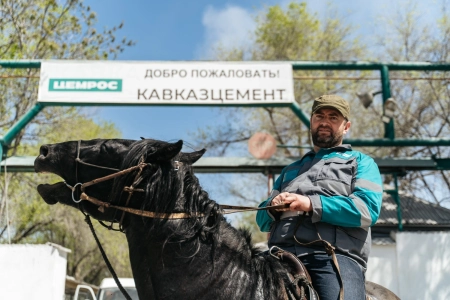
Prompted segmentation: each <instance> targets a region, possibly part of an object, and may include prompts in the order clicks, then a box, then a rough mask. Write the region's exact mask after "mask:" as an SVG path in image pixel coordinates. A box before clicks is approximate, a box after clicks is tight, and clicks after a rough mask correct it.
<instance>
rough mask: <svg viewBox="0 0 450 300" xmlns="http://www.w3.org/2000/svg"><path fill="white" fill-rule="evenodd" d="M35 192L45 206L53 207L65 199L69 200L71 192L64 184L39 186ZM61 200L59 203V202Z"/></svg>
mask: <svg viewBox="0 0 450 300" xmlns="http://www.w3.org/2000/svg"><path fill="white" fill-rule="evenodd" d="M37 191H38V193H39V195H41V197H42V199H44V201H45V202H46V203H47V204H50V205H53V204H56V203H58V202H62V203H64V202H65V201H64V200H66V199H71V197H72V192H71V190H70V189H68V188H67V186H66V184H65V183H64V182H57V183H54V184H39V185H38V186H37ZM60 200H61V201H60Z"/></svg>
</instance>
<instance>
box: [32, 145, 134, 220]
mask: <svg viewBox="0 0 450 300" xmlns="http://www.w3.org/2000/svg"><path fill="white" fill-rule="evenodd" d="M134 142H135V141H134V140H119V139H114V140H106V139H95V140H90V141H80V142H78V141H69V142H63V143H57V144H47V145H42V146H41V148H40V154H39V156H38V157H37V158H36V160H35V161H34V168H35V171H36V172H44V173H53V174H56V175H58V176H60V177H61V178H62V179H63V180H64V181H61V182H58V183H55V184H40V185H38V187H37V190H38V192H39V194H40V195H41V197H42V198H43V199H44V201H45V202H46V203H48V204H51V205H52V204H56V203H58V202H60V203H62V204H66V205H69V206H73V207H78V205H77V204H76V203H75V202H74V201H73V200H72V191H71V190H70V189H69V188H68V186H67V185H70V186H75V185H76V184H77V183H85V182H89V181H91V180H93V179H96V178H99V177H103V176H106V175H108V174H111V173H113V172H114V171H112V170H108V169H103V168H97V167H93V166H89V165H86V164H83V163H80V162H77V157H78V158H79V159H80V160H81V161H82V162H85V163H89V164H94V165H97V166H102V167H107V168H114V169H119V168H120V166H121V164H122V160H123V158H124V157H125V155H126V153H127V151H128V149H129V147H130V145H131V144H133V143H134ZM66 183H67V185H66ZM111 186H112V182H105V183H102V184H98V185H96V186H95V187H94V186H93V187H92V188H89V193H90V194H91V195H92V196H94V197H107V196H108V195H109V191H110V190H111ZM74 197H79V193H78V194H77V193H74ZM81 205H82V207H83V209H85V211H86V212H88V213H90V214H92V215H93V216H94V217H96V215H97V214H98V213H97V212H95V210H96V209H97V208H96V207H94V206H93V205H91V204H89V203H86V204H84V203H83V204H81Z"/></svg>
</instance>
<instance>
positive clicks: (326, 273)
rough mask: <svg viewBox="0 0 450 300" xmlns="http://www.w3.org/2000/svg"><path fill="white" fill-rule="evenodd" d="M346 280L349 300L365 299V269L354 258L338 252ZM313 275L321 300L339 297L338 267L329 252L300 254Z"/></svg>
mask: <svg viewBox="0 0 450 300" xmlns="http://www.w3.org/2000/svg"><path fill="white" fill-rule="evenodd" d="M336 258H337V260H338V263H339V269H340V271H341V278H342V281H343V282H344V296H345V299H346V300H347V299H348V300H364V299H365V297H366V288H365V269H364V268H363V267H362V266H361V265H360V264H358V263H357V262H356V261H354V260H353V259H351V258H349V257H347V256H343V255H339V254H336ZM299 259H300V260H301V261H302V262H303V264H304V265H305V267H306V269H307V270H308V272H309V275H310V276H311V279H312V283H313V286H314V289H315V290H316V291H317V293H318V294H319V298H320V300H337V299H339V291H340V288H341V286H340V283H339V275H338V273H337V269H336V267H335V265H334V263H333V260H332V258H331V256H328V255H327V254H309V255H305V256H300V257H299Z"/></svg>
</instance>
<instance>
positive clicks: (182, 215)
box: [65, 141, 288, 232]
mask: <svg viewBox="0 0 450 300" xmlns="http://www.w3.org/2000/svg"><path fill="white" fill-rule="evenodd" d="M80 149H81V141H78V145H77V158H76V159H75V161H76V165H75V178H76V181H78V163H80V164H84V165H87V166H91V167H95V168H101V169H106V170H111V171H115V173H113V174H110V175H107V176H104V177H100V178H96V179H94V180H91V181H89V182H86V183H81V182H77V183H76V184H75V185H74V186H71V185H69V184H67V183H65V184H66V186H67V187H68V188H69V189H71V190H72V200H73V201H74V202H75V203H80V202H81V201H89V202H91V203H93V204H95V205H97V206H98V207H99V211H101V212H104V211H105V209H106V208H114V209H116V210H121V211H122V216H121V218H120V221H119V231H122V232H123V228H122V222H123V218H124V215H125V213H131V214H135V215H138V216H142V217H147V218H155V219H189V218H193V217H204V216H205V215H204V213H200V212H179V213H157V212H152V211H145V210H141V209H135V208H131V207H127V206H128V204H129V201H130V199H131V197H132V196H133V194H134V193H135V192H144V190H143V189H138V188H136V187H137V186H138V185H139V184H140V183H141V181H142V180H143V179H144V178H143V176H141V175H142V171H143V170H144V169H145V168H147V167H149V166H150V164H147V163H144V157H141V159H140V160H139V163H138V164H137V165H136V166H134V167H130V168H128V169H125V170H119V169H115V168H109V167H104V166H99V165H95V164H90V163H87V162H84V161H82V160H81V158H80ZM182 166H183V163H182V162H181V161H174V171H179V170H180V168H181V167H182ZM136 170H138V172H137V174H136V176H135V178H134V181H133V183H132V184H131V185H130V186H125V187H124V188H123V191H124V192H127V193H128V197H127V201H126V202H125V206H119V205H113V204H111V203H109V202H105V201H101V200H99V199H97V198H95V197H92V196H89V195H87V194H86V192H85V190H86V188H87V187H89V186H92V185H95V184H98V183H100V182H104V181H107V180H111V179H114V178H116V177H119V176H123V175H125V174H128V173H130V172H133V171H136ZM78 186H80V191H81V194H80V199H78V200H77V199H75V193H76V188H77V187H78ZM287 207H288V206H286V205H285V204H281V205H274V206H268V207H249V206H237V205H219V208H220V209H222V210H223V212H222V213H223V214H232V213H237V212H245V211H256V210H268V209H281V208H287ZM99 222H100V221H99ZM101 223H102V222H101ZM112 223H114V221H111V224H112ZM102 225H104V226H106V227H107V228H109V229H112V230H116V231H117V229H114V228H112V225H110V226H108V225H105V224H102Z"/></svg>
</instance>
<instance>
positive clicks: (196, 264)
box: [127, 221, 261, 299]
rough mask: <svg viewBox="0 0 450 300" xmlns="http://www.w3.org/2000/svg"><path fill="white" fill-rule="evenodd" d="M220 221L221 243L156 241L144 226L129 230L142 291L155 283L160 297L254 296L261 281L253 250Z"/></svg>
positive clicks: (218, 297)
mask: <svg viewBox="0 0 450 300" xmlns="http://www.w3.org/2000/svg"><path fill="white" fill-rule="evenodd" d="M221 225H222V228H223V229H222V233H221V241H220V242H219V243H218V244H217V245H214V244H212V243H203V242H201V243H199V244H198V247H199V248H198V249H197V248H196V246H197V245H196V244H195V243H193V242H183V243H170V242H169V243H165V244H164V243H161V242H156V241H155V240H154V239H153V238H152V237H151V236H148V235H147V236H146V234H145V233H144V232H143V230H142V228H136V227H134V226H133V232H129V231H128V230H127V231H128V233H127V238H128V243H129V248H130V261H131V265H132V269H133V275H134V278H135V281H136V286H137V287H138V290H140V289H145V290H146V291H145V293H143V294H142V295H149V293H150V292H149V291H147V289H148V287H149V286H154V287H155V294H156V295H158V298H160V297H163V298H164V297H167V298H170V299H177V298H180V299H181V298H183V299H194V298H198V295H202V297H204V298H205V299H222V298H224V297H223V296H224V295H225V294H226V293H231V294H230V295H229V297H231V298H233V297H234V298H236V297H238V298H239V299H245V298H247V297H248V296H246V295H256V293H257V292H256V290H257V289H258V286H259V285H260V284H258V282H261V280H259V279H258V274H256V273H255V271H254V268H253V267H252V261H251V253H250V250H249V248H248V247H247V249H243V245H244V244H243V242H242V241H238V240H237V239H239V238H243V237H240V236H237V235H238V233H237V231H236V230H235V229H234V228H231V227H230V226H229V225H228V224H227V223H226V222H225V221H223V224H221ZM130 229H131V228H130ZM147 234H148V233H147ZM230 237H232V238H231V239H230ZM197 250H198V251H197ZM139 293H140V295H141V292H140V291H139ZM224 293H225V294H224Z"/></svg>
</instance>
